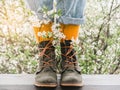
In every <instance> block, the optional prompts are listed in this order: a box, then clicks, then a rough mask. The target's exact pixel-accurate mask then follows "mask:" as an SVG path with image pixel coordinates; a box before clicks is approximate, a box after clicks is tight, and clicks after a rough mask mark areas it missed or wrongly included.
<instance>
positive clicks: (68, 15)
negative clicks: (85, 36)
mask: <svg viewBox="0 0 120 90" xmlns="http://www.w3.org/2000/svg"><path fill="white" fill-rule="evenodd" d="M25 2H26V5H27V6H28V7H29V8H30V9H31V10H32V11H34V12H35V13H36V14H37V16H38V18H39V19H40V20H41V19H44V18H43V13H42V12H41V10H42V8H43V6H46V7H47V8H48V10H52V9H53V0H25ZM85 3H86V0H57V10H59V9H61V10H62V15H61V16H60V18H59V19H58V21H59V22H60V23H63V24H76V25H80V24H83V23H84V21H85V17H84V8H85Z"/></svg>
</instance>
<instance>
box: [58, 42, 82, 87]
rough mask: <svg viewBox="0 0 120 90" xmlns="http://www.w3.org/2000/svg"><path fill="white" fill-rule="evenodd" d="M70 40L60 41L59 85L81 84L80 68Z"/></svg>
mask: <svg viewBox="0 0 120 90" xmlns="http://www.w3.org/2000/svg"><path fill="white" fill-rule="evenodd" d="M75 54H76V53H75V50H74V49H73V46H72V45H71V40H65V41H64V42H62V43H61V55H62V62H61V69H62V72H61V81H60V84H61V86H82V85H83V84H82V76H81V70H80V67H79V65H78V61H77V58H76V56H75Z"/></svg>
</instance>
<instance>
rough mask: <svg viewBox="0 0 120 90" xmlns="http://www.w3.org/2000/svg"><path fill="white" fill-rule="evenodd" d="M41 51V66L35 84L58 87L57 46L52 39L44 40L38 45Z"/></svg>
mask: <svg viewBox="0 0 120 90" xmlns="http://www.w3.org/2000/svg"><path fill="white" fill-rule="evenodd" d="M38 47H39V51H40V57H39V68H38V71H37V73H36V77H35V86H38V87H56V86H57V75H56V60H55V51H54V50H55V48H54V47H53V46H52V43H51V42H50V41H42V42H40V43H39V45H38Z"/></svg>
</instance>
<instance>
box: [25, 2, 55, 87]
mask: <svg viewBox="0 0 120 90" xmlns="http://www.w3.org/2000/svg"><path fill="white" fill-rule="evenodd" d="M26 3H27V5H28V7H29V8H30V9H31V10H32V11H34V12H35V13H36V14H37V16H38V18H39V19H40V20H42V19H44V18H43V13H42V12H41V10H42V8H43V6H44V5H46V6H48V7H49V9H52V0H26ZM51 26H52V23H51V22H50V23H48V24H42V25H41V26H40V27H33V30H34V34H35V37H36V41H37V43H38V49H39V52H40V53H39V66H38V70H37V73H36V77H35V86H40V87H56V86H57V75H56V59H55V48H54V46H53V45H52V38H44V37H42V36H38V32H41V33H42V32H46V34H48V32H52V30H51Z"/></svg>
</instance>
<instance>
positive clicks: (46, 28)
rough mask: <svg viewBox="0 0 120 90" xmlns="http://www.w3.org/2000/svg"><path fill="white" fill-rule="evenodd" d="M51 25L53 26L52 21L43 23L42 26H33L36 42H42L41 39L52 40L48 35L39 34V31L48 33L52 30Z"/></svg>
mask: <svg viewBox="0 0 120 90" xmlns="http://www.w3.org/2000/svg"><path fill="white" fill-rule="evenodd" d="M51 26H52V23H48V24H42V25H41V26H40V27H33V30H34V35H35V38H36V42H37V43H39V42H41V41H48V40H52V38H47V37H43V36H38V33H39V32H43V31H45V32H46V34H47V33H48V32H52V30H51Z"/></svg>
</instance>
